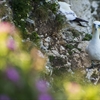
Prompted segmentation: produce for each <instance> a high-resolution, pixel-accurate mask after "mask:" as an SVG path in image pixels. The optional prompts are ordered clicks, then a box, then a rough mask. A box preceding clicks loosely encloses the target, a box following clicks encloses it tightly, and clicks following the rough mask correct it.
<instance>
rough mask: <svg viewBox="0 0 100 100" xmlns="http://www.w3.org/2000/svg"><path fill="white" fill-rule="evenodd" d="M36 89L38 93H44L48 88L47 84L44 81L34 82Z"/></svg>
mask: <svg viewBox="0 0 100 100" xmlns="http://www.w3.org/2000/svg"><path fill="white" fill-rule="evenodd" d="M36 87H37V89H38V91H40V92H42V93H45V92H47V91H48V86H47V82H46V81H44V80H38V81H37V82H36Z"/></svg>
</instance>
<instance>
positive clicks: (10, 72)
mask: <svg viewBox="0 0 100 100" xmlns="http://www.w3.org/2000/svg"><path fill="white" fill-rule="evenodd" d="M6 75H7V77H8V79H10V80H11V81H13V82H18V81H19V79H20V76H19V74H18V72H17V70H16V69H15V68H11V67H10V68H7V69H6Z"/></svg>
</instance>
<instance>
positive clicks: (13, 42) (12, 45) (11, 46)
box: [7, 37, 16, 50]
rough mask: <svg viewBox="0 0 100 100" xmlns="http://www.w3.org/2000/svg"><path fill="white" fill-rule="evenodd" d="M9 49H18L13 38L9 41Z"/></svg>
mask: <svg viewBox="0 0 100 100" xmlns="http://www.w3.org/2000/svg"><path fill="white" fill-rule="evenodd" d="M7 47H8V48H9V49H10V50H15V48H16V45H15V41H14V39H13V38H12V37H10V38H9V39H8V41H7Z"/></svg>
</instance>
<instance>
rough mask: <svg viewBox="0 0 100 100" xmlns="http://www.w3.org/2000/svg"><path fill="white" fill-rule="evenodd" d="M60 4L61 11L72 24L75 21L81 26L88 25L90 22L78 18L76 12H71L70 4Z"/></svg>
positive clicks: (60, 2)
mask: <svg viewBox="0 0 100 100" xmlns="http://www.w3.org/2000/svg"><path fill="white" fill-rule="evenodd" d="M58 4H59V5H60V8H59V10H60V11H61V12H62V13H63V14H64V15H65V16H66V18H67V20H69V21H70V22H73V21H74V22H77V23H78V25H80V26H83V25H82V24H81V22H86V23H88V21H86V20H84V19H81V18H78V17H77V15H76V14H75V12H74V11H73V10H71V8H70V6H71V5H70V4H68V3H66V2H62V1H59V2H58Z"/></svg>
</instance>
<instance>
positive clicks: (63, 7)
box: [59, 2, 77, 21]
mask: <svg viewBox="0 0 100 100" xmlns="http://www.w3.org/2000/svg"><path fill="white" fill-rule="evenodd" d="M59 5H60V9H59V10H60V11H61V12H62V13H63V14H64V15H65V16H66V18H67V19H68V20H70V21H71V20H74V19H75V18H76V17H77V15H76V14H75V13H74V11H73V10H71V8H70V5H69V4H67V3H65V2H59Z"/></svg>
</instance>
